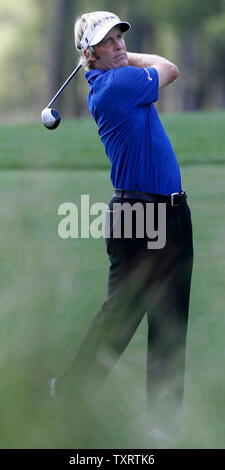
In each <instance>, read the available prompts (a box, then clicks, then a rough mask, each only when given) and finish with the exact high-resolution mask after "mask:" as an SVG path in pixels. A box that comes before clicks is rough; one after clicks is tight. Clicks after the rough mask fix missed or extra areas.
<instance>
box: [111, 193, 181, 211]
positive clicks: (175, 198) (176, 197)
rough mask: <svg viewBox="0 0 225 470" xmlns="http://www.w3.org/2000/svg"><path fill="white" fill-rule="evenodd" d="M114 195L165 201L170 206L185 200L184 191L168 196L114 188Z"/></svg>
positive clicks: (177, 204)
mask: <svg viewBox="0 0 225 470" xmlns="http://www.w3.org/2000/svg"><path fill="white" fill-rule="evenodd" d="M114 197H121V198H123V199H138V200H143V201H148V202H165V203H166V204H170V206H173V207H176V206H179V205H180V204H183V202H185V201H186V199H187V195H186V193H185V191H182V192H181V193H172V194H170V195H169V196H163V195H162V194H150V193H142V192H139V191H127V190H126V189H115V194H114Z"/></svg>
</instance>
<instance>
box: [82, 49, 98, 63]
mask: <svg viewBox="0 0 225 470" xmlns="http://www.w3.org/2000/svg"><path fill="white" fill-rule="evenodd" d="M84 56H85V57H86V59H87V60H90V61H91V62H94V61H95V60H96V56H95V53H94V49H93V48H92V47H91V48H89V49H85V50H84Z"/></svg>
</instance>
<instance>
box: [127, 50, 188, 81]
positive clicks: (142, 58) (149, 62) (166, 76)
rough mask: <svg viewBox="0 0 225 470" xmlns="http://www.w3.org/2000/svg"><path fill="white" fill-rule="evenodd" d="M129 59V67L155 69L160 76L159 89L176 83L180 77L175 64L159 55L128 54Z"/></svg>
mask: <svg viewBox="0 0 225 470" xmlns="http://www.w3.org/2000/svg"><path fill="white" fill-rule="evenodd" d="M127 57H128V63H129V65H133V66H135V67H140V68H145V67H154V68H155V69H156V70H157V72H158V76H159V89H160V88H163V87H164V86H166V85H169V83H172V82H174V81H175V80H176V79H177V77H178V75H179V70H178V68H177V66H176V65H175V64H173V63H172V62H169V60H167V59H164V58H163V57H160V56H158V55H153V54H138V53H136V52H128V53H127Z"/></svg>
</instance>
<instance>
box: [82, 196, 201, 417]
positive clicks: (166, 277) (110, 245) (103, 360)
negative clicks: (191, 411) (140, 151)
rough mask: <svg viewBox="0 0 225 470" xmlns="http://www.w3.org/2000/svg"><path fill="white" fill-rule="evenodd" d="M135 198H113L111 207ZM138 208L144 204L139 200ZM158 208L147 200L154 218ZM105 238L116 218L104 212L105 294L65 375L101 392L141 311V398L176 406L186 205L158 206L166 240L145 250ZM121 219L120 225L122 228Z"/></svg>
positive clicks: (184, 314)
mask: <svg viewBox="0 0 225 470" xmlns="http://www.w3.org/2000/svg"><path fill="white" fill-rule="evenodd" d="M126 202H129V204H132V205H133V204H135V203H137V200H131V199H129V200H125V199H121V198H115V197H114V198H113V199H112V200H111V201H110V203H109V214H110V215H113V214H114V207H115V206H114V204H115V203H117V210H118V204H119V205H123V204H124V203H126ZM140 203H141V204H142V207H143V209H144V211H146V204H147V202H145V201H140ZM157 213H158V205H157V204H155V214H156V216H157ZM132 217H133V219H132V224H133V226H132V236H131V238H126V237H125V236H124V233H123V230H122V232H121V237H120V238H114V237H113V228H115V227H114V225H115V220H116V217H110V230H109V235H108V237H107V238H106V247H107V252H108V256H109V261H110V267H109V278H108V298H107V300H106V301H105V302H104V304H103V305H102V308H101V309H100V311H99V312H98V313H97V314H96V315H95V317H94V318H93V320H92V322H91V324H90V327H89V330H88V332H87V334H86V336H85V337H84V339H83V341H82V343H81V346H80V348H79V350H78V352H77V354H76V357H75V360H74V363H73V377H74V378H77V380H75V382H76V385H75V388H76V387H77V386H79V387H81V389H82V388H83V390H84V389H85V390H87V389H88V390H91V388H92V387H93V385H94V384H95V390H98V389H101V387H102V385H103V384H104V381H105V379H106V377H107V375H108V374H109V372H110V371H111V370H112V368H113V366H114V365H115V363H116V362H117V360H118V359H119V358H120V356H121V354H122V353H123V351H124V350H125V348H126V346H127V345H128V343H129V341H130V340H131V338H132V336H133V335H134V333H135V331H136V330H137V328H138V325H139V324H140V322H141V320H142V318H143V316H144V315H145V314H147V319H148V347H147V401H148V407H149V409H150V410H151V409H152V410H156V409H159V410H161V413H163V409H164V408H163V405H162V403H163V401H166V403H167V404H168V405H169V407H170V409H171V410H172V409H173V410H176V409H178V408H179V407H180V405H181V404H182V400H183V390H184V369H185V345H186V334H187V323H188V310H189V296H190V284H191V275H192V264H193V243H192V223H191V213H190V209H189V206H188V204H187V202H186V201H185V202H184V203H183V204H181V205H180V206H177V207H172V206H170V205H166V244H165V246H164V247H163V248H161V249H148V247H147V241H148V237H147V236H146V234H145V236H144V238H137V237H136V215H135V212H134V214H133V215H132ZM123 223H124V221H123V222H122V225H121V226H122V229H123Z"/></svg>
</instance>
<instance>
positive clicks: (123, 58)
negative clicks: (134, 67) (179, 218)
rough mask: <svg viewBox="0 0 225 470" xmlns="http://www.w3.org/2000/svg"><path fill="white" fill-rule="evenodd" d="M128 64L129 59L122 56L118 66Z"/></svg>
mask: <svg viewBox="0 0 225 470" xmlns="http://www.w3.org/2000/svg"><path fill="white" fill-rule="evenodd" d="M127 65H128V60H127V58H126V57H122V58H121V59H120V60H119V61H118V65H117V67H126V66H127Z"/></svg>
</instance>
